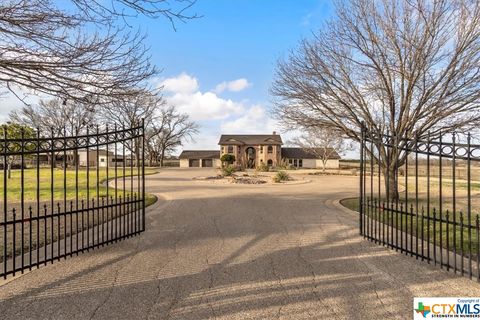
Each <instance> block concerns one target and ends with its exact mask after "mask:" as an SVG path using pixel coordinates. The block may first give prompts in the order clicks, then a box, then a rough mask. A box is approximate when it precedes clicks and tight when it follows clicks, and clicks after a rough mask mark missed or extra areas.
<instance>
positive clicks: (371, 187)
mask: <svg viewBox="0 0 480 320" xmlns="http://www.w3.org/2000/svg"><path fill="white" fill-rule="evenodd" d="M368 151H369V159H370V205H371V206H372V208H371V209H373V147H372V140H370V148H369V150H368ZM144 161H145V160H144ZM370 211H371V214H372V224H373V225H372V229H373V230H372V236H373V239H374V241H375V243H377V232H376V221H377V220H376V219H375V210H370Z"/></svg>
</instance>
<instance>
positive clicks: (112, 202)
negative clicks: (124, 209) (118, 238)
mask: <svg viewBox="0 0 480 320" xmlns="http://www.w3.org/2000/svg"><path fill="white" fill-rule="evenodd" d="M115 205H116V204H115V202H114V200H113V196H110V207H111V209H112V210H111V212H110V242H113V241H114V240H115V238H114V235H115V228H114V226H115V225H114V223H115V221H114V218H113V214H114V212H115V208H114V207H115Z"/></svg>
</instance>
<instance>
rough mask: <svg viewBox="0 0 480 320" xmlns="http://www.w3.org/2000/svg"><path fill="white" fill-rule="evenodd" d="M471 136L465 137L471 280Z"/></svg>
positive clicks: (470, 272) (469, 272)
mask: <svg viewBox="0 0 480 320" xmlns="http://www.w3.org/2000/svg"><path fill="white" fill-rule="evenodd" d="M471 154H472V149H471V136H470V132H469V133H468V135H467V225H468V275H469V278H470V279H472V175H471V174H472V173H471Z"/></svg>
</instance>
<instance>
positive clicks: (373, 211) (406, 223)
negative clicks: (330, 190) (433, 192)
mask: <svg viewBox="0 0 480 320" xmlns="http://www.w3.org/2000/svg"><path fill="white" fill-rule="evenodd" d="M410 201H411V203H414V202H413V199H410ZM421 201H425V199H422V200H421ZM340 203H341V204H342V205H343V206H345V207H347V208H349V209H350V210H353V211H357V212H358V211H359V199H358V198H348V199H343V200H342V201H340ZM399 208H400V207H399ZM420 208H421V206H420ZM403 210H405V208H404V209H403ZM420 211H421V209H420ZM403 212H405V211H403ZM414 213H415V210H414ZM365 215H366V216H368V217H370V218H371V219H372V220H373V224H375V223H378V222H379V223H380V229H381V228H382V224H385V225H386V226H393V227H394V228H396V229H399V230H403V231H404V232H406V233H407V234H412V235H413V236H417V234H418V238H419V239H420V238H421V234H422V230H423V238H424V240H425V241H429V242H431V243H433V242H434V240H435V243H436V245H438V246H440V244H441V246H442V247H443V248H447V246H448V249H449V250H450V251H453V248H454V247H455V249H456V251H457V253H458V254H460V252H462V251H463V252H464V254H465V256H468V255H469V252H470V246H471V251H472V255H473V256H476V254H477V250H478V245H477V243H478V242H477V238H478V237H479V235H478V234H477V232H476V230H475V228H473V229H471V244H470V242H469V241H468V235H469V231H468V228H466V226H467V224H468V220H467V216H466V214H465V213H463V216H462V215H461V214H460V212H457V213H456V214H455V216H454V215H453V214H452V212H449V216H448V221H451V222H453V221H454V219H455V221H457V223H458V224H460V220H461V218H460V217H463V223H464V228H463V229H461V228H460V225H457V226H456V227H454V226H453V224H452V223H449V225H448V228H449V232H448V234H447V223H440V222H439V221H436V222H435V228H434V226H433V220H432V221H430V222H429V220H427V218H428V216H429V215H430V217H431V218H433V209H432V210H430V213H428V212H427V211H426V210H425V207H424V210H423V224H422V211H421V212H420V213H419V214H418V215H416V216H413V217H412V216H409V215H407V214H400V213H398V214H397V213H395V212H391V211H387V210H382V209H381V208H379V207H378V205H377V206H375V205H373V206H370V207H367V208H366V209H365ZM397 216H398V218H397ZM402 216H403V217H402ZM435 217H436V218H437V219H439V218H440V216H439V212H438V211H435ZM475 217H476V215H473V214H472V218H471V219H472V220H471V225H473V226H475ZM397 219H398V220H397ZM442 219H444V220H447V212H446V211H443V213H442ZM417 226H418V227H417ZM376 228H378V225H377V227H376ZM453 228H454V229H455V230H453ZM462 237H463V239H462ZM440 239H441V242H440ZM462 240H463V241H462ZM399 241H400V236H399ZM404 241H405V240H404ZM419 250H420V248H419ZM425 254H426V249H425ZM430 255H431V257H432V258H433V253H432V252H431V253H430ZM438 257H439V255H438V253H437V259H438Z"/></svg>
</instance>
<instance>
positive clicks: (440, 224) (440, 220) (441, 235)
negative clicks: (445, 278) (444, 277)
mask: <svg viewBox="0 0 480 320" xmlns="http://www.w3.org/2000/svg"><path fill="white" fill-rule="evenodd" d="M438 221H439V228H440V236H439V239H438V240H439V242H440V245H439V250H440V268H441V269H443V240H442V238H443V219H442V215H441V214H440V218H439V220H438Z"/></svg>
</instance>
